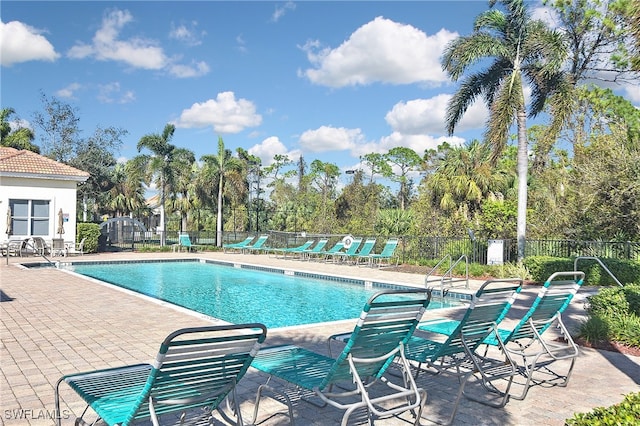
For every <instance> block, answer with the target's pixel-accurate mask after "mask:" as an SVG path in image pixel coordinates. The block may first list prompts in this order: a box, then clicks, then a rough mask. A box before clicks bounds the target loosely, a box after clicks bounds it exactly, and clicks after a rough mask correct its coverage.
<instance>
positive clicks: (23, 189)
mask: <svg viewBox="0 0 640 426" xmlns="http://www.w3.org/2000/svg"><path fill="white" fill-rule="evenodd" d="M88 178H89V173H87V172H84V171H82V170H78V169H76V168H74V167H71V166H68V165H66V164H62V163H59V162H57V161H54V160H51V159H50V158H47V157H43V156H42V155H39V154H36V153H35V152H31V151H26V150H17V149H14V148H8V147H0V218H1V217H4V215H7V220H2V219H0V232H2V234H0V240H8V239H18V238H26V237H31V236H38V237H42V238H44V239H45V240H47V241H51V240H52V239H53V238H59V237H62V238H64V239H65V240H66V241H75V235H76V193H77V188H78V184H79V183H83V182H85V181H86V180H87V179H88ZM60 211H62V214H61V215H60V214H59V213H60ZM9 214H10V215H11V217H9ZM60 221H62V225H63V230H64V235H60V234H59V233H58V231H59V229H58V227H59V223H60Z"/></svg>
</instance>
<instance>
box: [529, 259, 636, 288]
mask: <svg viewBox="0 0 640 426" xmlns="http://www.w3.org/2000/svg"><path fill="white" fill-rule="evenodd" d="M600 260H601V262H602V263H603V264H604V265H606V267H607V268H608V269H609V271H611V273H612V274H613V275H615V277H616V278H617V279H618V280H619V281H620V282H621V283H622V284H634V283H635V284H640V263H638V262H634V261H632V260H620V259H608V258H607V259H600ZM523 264H524V266H525V267H526V268H527V269H528V270H529V272H530V273H531V278H532V279H533V280H534V281H537V282H544V281H545V280H546V279H547V278H549V276H551V274H553V273H554V272H560V271H573V268H574V264H575V258H561V257H551V256H529V257H526V258H525V259H524V261H523ZM578 270H579V271H583V272H584V273H585V284H586V285H601V286H605V285H615V284H616V282H615V281H614V280H613V279H612V278H611V276H609V274H608V273H607V272H606V271H605V270H603V269H602V267H601V266H600V264H599V263H598V262H597V261H595V260H591V259H585V260H580V261H579V262H578Z"/></svg>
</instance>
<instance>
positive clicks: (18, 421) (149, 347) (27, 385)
mask: <svg viewBox="0 0 640 426" xmlns="http://www.w3.org/2000/svg"><path fill="white" fill-rule="evenodd" d="M176 257H182V258H187V257H189V258H195V257H199V258H210V259H218V260H224V261H229V262H239V263H250V264H258V265H269V266H273V267H276V268H284V269H296V270H308V271H312V272H319V273H325V274H334V275H336V274H337V275H342V276H350V277H357V278H366V279H371V280H381V281H387V282H396V283H401V284H405V285H416V286H421V285H422V284H423V280H424V277H423V276H421V275H415V274H404V273H399V272H395V271H393V269H385V270H372V269H370V268H365V267H355V266H346V265H327V264H322V263H316V262H300V261H294V260H283V259H276V258H273V257H269V256H266V255H236V254H225V253H197V254H193V253H192V254H187V253H166V254H165V253H163V254H159V253H151V254H138V253H119V254H100V255H86V256H83V257H76V258H72V260H73V261H83V260H86V261H96V260H98V261H106V260H118V259H122V260H124V259H166V258H176ZM0 260H1V263H0V282H1V283H2V287H1V290H2V302H1V303H0V322H1V324H2V327H1V328H0V333H1V339H2V346H1V348H0V364H1V366H2V368H1V374H0V389H1V393H0V407H2V410H1V412H0V415H1V420H0V423H1V424H6V425H51V424H53V421H52V420H51V418H52V417H53V409H54V386H55V383H56V381H57V380H58V379H59V378H60V377H61V376H62V375H64V374H69V373H72V372H78V371H86V370H93V369H99V368H106V367H114V366H120V365H124V364H134V363H140V362H149V361H151V360H152V359H153V357H154V356H155V354H156V352H157V350H158V347H159V344H160V342H161V341H162V339H163V338H164V337H165V336H166V335H167V334H169V333H170V332H171V331H173V330H175V329H178V328H182V327H192V326H198V325H206V324H211V320H210V319H207V318H206V317H204V316H201V315H197V314H192V313H188V312H185V311H184V310H180V309H175V308H174V307H172V306H170V305H168V304H166V303H158V302H153V301H149V300H148V299H145V298H141V297H138V296H135V295H131V294H128V293H125V292H122V291H119V290H116V289H113V288H110V287H107V286H103V285H100V284H96V283H95V282H92V281H89V280H85V279H82V278H79V277H76V276H74V275H71V274H69V273H66V272H63V271H60V270H56V269H26V268H21V267H20V266H19V265H18V264H19V263H20V262H34V261H35V262H41V261H42V259H41V258H22V259H20V258H11V259H10V264H9V265H6V264H5V260H6V259H0ZM477 285H478V282H474V283H473V286H477ZM536 291H537V290H536V289H535V288H533V289H527V290H526V291H525V295H526V297H525V299H526V298H527V297H528V298H529V300H530V298H531V297H533V295H535V293H536ZM589 291H590V290H589V289H583V290H581V293H579V296H580V297H577V298H576V301H575V302H574V303H573V304H572V306H571V307H570V309H569V310H568V311H567V315H566V316H565V318H566V320H567V322H569V324H570V326H575V325H576V324H577V323H578V322H579V321H580V320H582V319H584V316H585V312H584V297H586V295H587V294H589ZM523 303H525V302H524V301H523ZM524 309H525V308H524V307H522V308H516V309H514V310H513V312H512V314H513V316H514V317H517V315H518V314H521V312H522V311H523V310H524ZM447 313H448V314H451V315H452V316H455V315H456V314H457V313H459V310H449V311H447ZM442 314H443V312H442V311H438V312H437V314H435V313H434V312H430V313H429V314H428V315H427V317H428V316H429V315H433V316H435V315H437V316H440V315H442ZM510 320H511V321H513V319H510ZM352 324H353V323H352V322H350V321H344V322H340V323H335V324H323V325H321V326H304V327H291V328H284V329H273V330H269V334H268V338H267V344H276V343H284V342H293V343H296V344H299V345H302V346H305V347H308V348H311V349H314V350H317V351H320V352H325V353H326V352H327V346H326V338H327V337H328V336H329V335H331V334H333V333H334V332H337V331H348V330H350V329H351V328H352ZM265 379H266V378H265V376H264V375H263V374H262V373H259V372H257V371H255V370H253V369H251V370H250V371H249V372H248V374H247V375H246V376H245V378H244V379H243V380H242V381H241V382H240V385H239V389H240V399H241V400H242V401H243V402H242V407H243V408H242V409H243V413H246V414H245V417H249V414H250V413H251V412H252V409H253V405H254V404H253V399H254V397H255V392H256V389H257V387H258V385H259V384H262V383H264V382H265ZM418 384H419V386H422V387H424V388H425V389H426V390H427V392H428V394H429V398H428V402H427V411H426V413H425V415H426V416H430V417H433V416H438V415H440V416H442V415H445V412H446V410H447V409H448V408H449V407H450V401H451V400H452V398H453V396H454V391H455V389H456V387H457V386H456V385H457V382H456V381H455V379H452V378H450V377H440V376H431V375H426V374H425V375H422V376H421V378H420V379H419V383H418ZM639 390H640V358H638V357H631V356H626V355H623V354H620V353H613V352H607V351H598V350H593V349H587V348H584V349H582V350H581V354H580V357H579V358H578V360H577V362H576V367H575V369H574V373H573V376H572V378H571V381H570V382H569V385H568V386H567V387H566V388H561V387H541V386H535V387H533V388H532V389H531V390H530V392H529V396H528V397H527V399H526V400H525V401H517V400H511V401H509V403H508V404H507V405H506V407H504V408H501V409H494V408H489V407H486V406H484V405H481V404H478V403H475V402H471V401H468V400H464V399H463V401H462V403H461V406H460V408H459V411H458V415H457V417H456V420H455V424H458V425H464V424H474V425H477V424H487V425H562V424H564V420H565V419H566V418H569V417H571V416H572V415H573V413H575V412H585V411H589V410H591V409H592V408H594V407H597V406H608V405H611V404H614V403H618V402H620V401H621V400H622V398H623V395H624V394H627V393H630V392H637V391H639ZM62 391H63V392H62V397H63V406H62V409H63V412H62V414H63V416H64V417H65V418H64V420H63V424H73V417H74V416H75V415H76V414H79V413H81V412H82V410H83V408H84V405H83V404H82V401H81V400H80V399H79V398H78V397H77V396H76V395H75V394H74V393H73V392H72V391H71V390H69V389H68V387H66V385H63V386H62ZM294 405H295V406H294V412H295V416H296V421H297V424H301V425H327V424H329V425H332V424H339V420H340V418H341V416H342V412H340V411H338V410H337V409H334V408H331V407H326V408H322V409H320V408H317V407H315V406H313V405H311V404H309V403H307V402H305V401H302V400H296V401H294ZM283 411H284V406H283V405H281V404H279V403H277V402H275V401H271V400H265V401H264V402H263V404H262V405H261V407H260V413H259V421H262V424H265V425H276V424H288V421H287V419H286V417H283V416H280V415H275V416H274V414H275V413H278V412H280V413H281V412H283ZM218 419H219V418H218ZM355 420H356V421H355V422H354V424H361V423H360V422H358V419H355ZM412 421H413V420H412V418H411V416H410V415H409V414H408V413H405V414H404V415H402V416H399V417H396V418H391V419H384V420H378V421H376V424H379V425H405V424H412ZM365 424H366V422H365ZM422 424H429V423H428V422H427V421H423V422H422Z"/></svg>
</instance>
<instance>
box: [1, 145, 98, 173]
mask: <svg viewBox="0 0 640 426" xmlns="http://www.w3.org/2000/svg"><path fill="white" fill-rule="evenodd" d="M8 174H20V175H46V176H60V177H61V178H66V179H69V178H72V179H74V180H80V181H84V180H86V179H87V178H88V177H89V173H87V172H85V171H82V170H78V169H76V168H75V167H71V166H68V165H66V164H63V163H59V162H57V161H54V160H52V159H50V158H47V157H43V156H42V155H40V154H36V153H35V152H32V151H27V150H17V149H15V148H8V147H0V175H8Z"/></svg>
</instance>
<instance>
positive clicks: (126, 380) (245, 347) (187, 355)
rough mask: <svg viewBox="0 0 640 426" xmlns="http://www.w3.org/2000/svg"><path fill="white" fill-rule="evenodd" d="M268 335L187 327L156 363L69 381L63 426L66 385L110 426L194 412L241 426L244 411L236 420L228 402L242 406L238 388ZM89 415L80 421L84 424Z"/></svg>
mask: <svg viewBox="0 0 640 426" xmlns="http://www.w3.org/2000/svg"><path fill="white" fill-rule="evenodd" d="M266 334H267V329H266V328H265V326H264V325H262V324H240V325H223V326H210V327H199V328H186V329H182V330H177V331H175V332H173V333H171V334H169V335H168V336H167V337H166V339H165V340H164V341H163V342H162V344H161V345H160V351H159V352H158V355H157V356H156V359H155V360H154V361H153V363H151V364H138V365H129V366H125V367H119V368H110V369H105V370H97V371H91V372H86V373H78V374H70V375H67V376H64V377H62V378H61V379H60V380H58V382H57V384H56V388H55V410H56V416H57V420H58V426H59V425H60V421H61V419H60V417H61V416H60V414H61V411H60V384H61V383H62V382H65V383H67V384H68V385H69V386H70V387H71V389H73V390H74V391H75V392H76V393H77V394H78V395H79V396H80V397H81V398H82V399H83V400H84V401H85V402H86V403H87V408H88V407H91V408H92V410H93V411H95V413H97V415H98V418H99V419H102V421H103V422H104V423H106V424H108V425H116V424H117V425H123V426H124V425H129V424H132V423H133V422H135V421H137V420H150V421H151V423H153V424H154V425H158V424H160V423H161V422H162V423H166V420H164V421H162V419H161V416H163V418H165V417H164V416H168V417H169V419H173V420H177V414H179V413H184V414H185V415H189V414H194V411H195V410H193V409H194V408H197V409H198V410H197V411H195V413H197V414H198V416H203V417H207V416H211V413H210V411H211V410H214V409H217V410H218V411H219V412H220V413H221V415H222V416H223V417H224V418H225V419H227V420H228V421H230V422H235V423H237V424H239V425H240V424H242V418H241V414H240V410H239V407H237V406H235V407H233V408H232V413H233V416H235V417H236V418H235V419H233V420H232V419H231V418H230V416H229V414H228V413H226V411H225V410H223V406H222V402H223V401H224V400H225V398H226V397H227V396H228V395H229V394H231V396H232V398H231V399H230V400H228V405H230V404H231V403H233V404H234V405H235V404H236V403H237V401H238V399H237V397H236V395H235V389H236V384H237V382H238V381H240V380H241V379H242V377H243V376H244V375H245V373H246V372H247V369H248V368H249V366H250V364H251V362H252V361H253V358H254V356H255V355H256V353H257V352H258V349H259V347H260V344H261V343H262V342H264V339H265V337H266ZM201 407H204V408H206V410H208V411H205V410H200V408H201ZM87 411H88V410H85V412H84V413H83V414H82V416H81V417H80V418H79V419H77V422H78V421H83V420H82V417H83V416H84V415H85V414H87ZM174 416H175V417H176V418H173V417H174ZM81 424H84V423H81Z"/></svg>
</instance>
